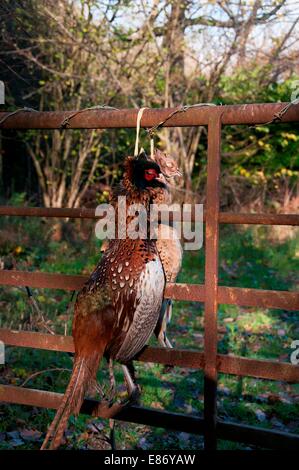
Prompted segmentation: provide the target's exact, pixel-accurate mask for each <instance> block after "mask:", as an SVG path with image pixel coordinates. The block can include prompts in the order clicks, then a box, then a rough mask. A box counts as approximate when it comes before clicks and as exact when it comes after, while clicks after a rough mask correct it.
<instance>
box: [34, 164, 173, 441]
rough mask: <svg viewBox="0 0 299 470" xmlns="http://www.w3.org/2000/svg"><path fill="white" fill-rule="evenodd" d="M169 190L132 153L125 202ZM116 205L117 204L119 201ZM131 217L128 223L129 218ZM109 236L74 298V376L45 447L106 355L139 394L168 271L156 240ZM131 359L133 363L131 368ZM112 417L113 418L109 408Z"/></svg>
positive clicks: (58, 435)
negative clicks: (139, 357)
mask: <svg viewBox="0 0 299 470" xmlns="http://www.w3.org/2000/svg"><path fill="white" fill-rule="evenodd" d="M164 192H165V180H164V181H163V177H162V175H161V174H160V167H159V165H158V164H157V163H155V162H153V161H148V160H146V159H145V158H132V157H128V158H127V160H126V163H125V174H124V179H123V183H122V193H123V195H126V204H127V206H128V205H131V204H133V203H142V204H143V205H144V206H145V207H146V210H147V211H149V207H150V204H151V203H152V201H153V199H154V198H155V197H156V196H157V195H158V194H159V195H160V196H159V197H161V195H163V194H164ZM115 204H117V203H116V202H115ZM130 221H131V220H130V218H129V217H128V218H127V224H128V223H129V222H130ZM144 235H145V237H146V238H145V239H142V238H137V239H135V240H132V239H130V238H126V239H115V240H110V241H109V244H108V248H107V250H106V251H105V253H104V255H103V257H102V259H101V261H100V262H99V264H98V265H97V267H96V268H95V270H94V272H93V273H92V274H91V276H90V278H89V280H88V281H87V283H86V284H85V285H84V287H83V289H82V290H81V291H80V292H79V294H78V296H77V300H76V303H75V313H74V320H73V338H74V345H75V356H74V365H73V371H72V375H71V378H70V381H69V384H68V386H67V389H66V392H65V394H64V397H63V400H62V402H61V405H60V406H59V408H58V410H57V413H56V416H55V418H54V420H53V422H52V423H51V425H50V427H49V430H48V432H47V435H46V438H45V440H44V443H43V445H42V449H46V448H49V449H56V448H57V447H58V446H59V445H60V443H61V440H62V438H63V433H64V430H65V428H66V426H67V422H68V419H69V417H70V415H72V414H75V415H77V414H78V413H79V411H80V408H81V405H82V403H83V400H84V397H85V396H86V394H87V393H88V392H89V390H90V389H91V388H92V387H93V386H94V384H95V382H96V373H97V370H98V367H99V364H100V361H101V359H102V358H103V356H104V357H106V358H107V359H110V360H111V359H112V360H113V359H115V360H117V361H119V362H121V363H123V364H124V365H125V367H124V369H125V376H126V382H127V385H128V392H129V396H130V397H132V398H133V397H135V396H136V395H137V394H138V388H137V386H136V383H135V379H134V376H133V377H132V373H131V370H130V369H131V360H132V358H133V357H134V356H135V355H136V354H137V353H138V352H139V351H140V350H141V349H142V348H143V347H144V346H145V344H146V343H147V341H148V339H149V338H150V336H151V335H152V333H153V331H154V329H155V327H156V325H157V321H158V318H159V314H160V310H161V305H162V301H163V294H164V288H165V275H164V270H163V267H162V264H161V260H160V257H159V255H158V252H157V248H156V243H155V241H154V240H150V239H149V238H147V234H144ZM126 364H127V365H128V367H126ZM107 417H112V415H109V413H107Z"/></svg>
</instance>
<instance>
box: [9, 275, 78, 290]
mask: <svg viewBox="0 0 299 470" xmlns="http://www.w3.org/2000/svg"><path fill="white" fill-rule="evenodd" d="M86 280H87V276H68V275H65V274H52V273H41V272H30V271H14V270H11V271H10V270H2V271H0V284H4V285H7V286H29V287H36V288H46V289H63V290H71V291H73V290H79V289H81V287H82V286H83V284H84V282H85V281H86Z"/></svg>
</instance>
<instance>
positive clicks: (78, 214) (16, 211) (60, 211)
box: [0, 206, 97, 219]
mask: <svg viewBox="0 0 299 470" xmlns="http://www.w3.org/2000/svg"><path fill="white" fill-rule="evenodd" d="M0 215H10V216H19V217H24V216H26V217H58V218H67V217H68V218H74V219H75V218H78V219H82V218H84V219H96V218H97V217H96V216H95V209H84V208H82V209H71V208H57V207H14V206H0Z"/></svg>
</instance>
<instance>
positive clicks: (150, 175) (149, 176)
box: [144, 168, 158, 181]
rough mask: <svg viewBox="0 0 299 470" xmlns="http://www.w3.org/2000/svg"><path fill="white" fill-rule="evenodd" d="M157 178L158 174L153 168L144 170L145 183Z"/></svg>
mask: <svg viewBox="0 0 299 470" xmlns="http://www.w3.org/2000/svg"><path fill="white" fill-rule="evenodd" d="M157 176H158V173H157V172H156V170H154V169H153V168H152V169H148V170H144V178H145V179H146V181H152V180H153V179H155V178H157Z"/></svg>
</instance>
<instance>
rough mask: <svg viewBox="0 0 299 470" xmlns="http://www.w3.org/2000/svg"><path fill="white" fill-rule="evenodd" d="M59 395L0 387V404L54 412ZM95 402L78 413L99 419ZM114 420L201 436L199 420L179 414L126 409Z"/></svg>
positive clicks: (135, 407) (89, 401)
mask: <svg viewBox="0 0 299 470" xmlns="http://www.w3.org/2000/svg"><path fill="white" fill-rule="evenodd" d="M62 397H63V395H62V394H60V393H54V392H45V391H42V390H35V389H29V388H21V387H14V386H8V385H3V386H0V401H3V402H7V403H18V404H22V405H29V406H30V405H31V406H38V407H40V408H54V409H57V408H58V407H59V405H60V403H61V400H62ZM98 404H99V402H98V401H96V400H85V401H84V403H83V406H82V408H81V412H82V413H85V414H93V416H95V415H96V416H98V417H101V414H100V413H96V412H95V410H96V409H98V406H97V405H98ZM115 419H119V420H122V421H128V422H133V423H140V424H148V425H150V426H155V427H166V428H169V429H172V430H174V431H184V432H191V433H194V434H202V432H203V419H201V418H198V417H196V416H192V415H191V416H187V415H184V414H181V413H169V412H167V411H160V410H155V409H151V408H142V407H139V406H134V405H132V406H130V407H128V408H126V409H123V410H122V411H121V412H120V413H118V414H117V415H116V416H115Z"/></svg>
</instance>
